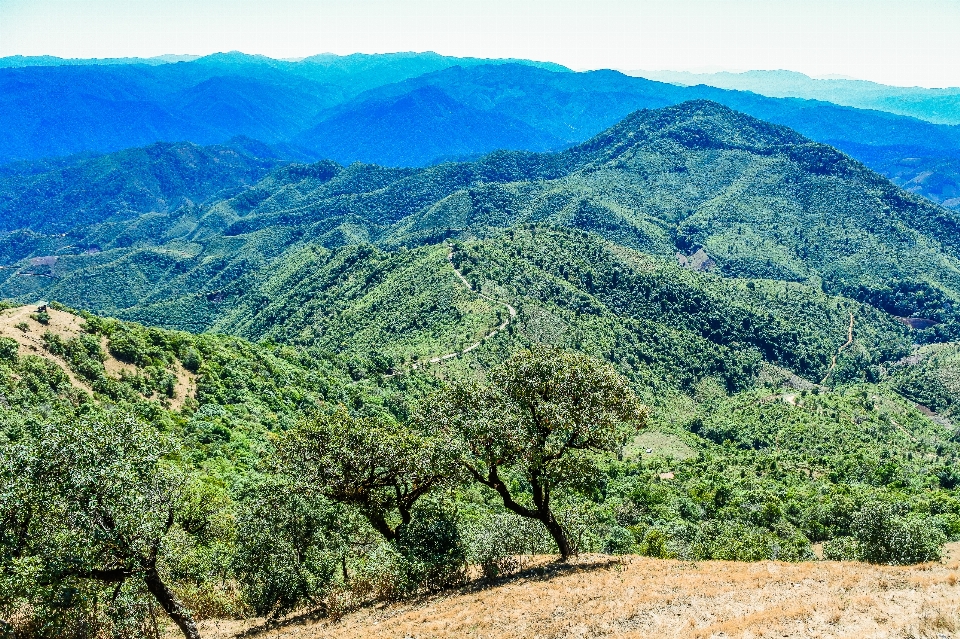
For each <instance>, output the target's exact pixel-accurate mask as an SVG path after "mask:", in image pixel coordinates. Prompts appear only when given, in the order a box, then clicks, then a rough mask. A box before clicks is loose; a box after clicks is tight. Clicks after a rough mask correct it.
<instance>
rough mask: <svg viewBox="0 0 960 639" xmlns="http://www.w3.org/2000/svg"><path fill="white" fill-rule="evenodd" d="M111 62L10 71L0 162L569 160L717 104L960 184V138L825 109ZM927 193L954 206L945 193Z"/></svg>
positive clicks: (404, 63) (603, 84) (354, 61)
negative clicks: (619, 125) (240, 154)
mask: <svg viewBox="0 0 960 639" xmlns="http://www.w3.org/2000/svg"><path fill="white" fill-rule="evenodd" d="M100 62H103V63H100ZM100 62H97V61H92V62H91V63H90V64H87V65H83V64H79V63H78V61H71V62H70V64H67V63H65V62H63V61H57V60H46V61H44V60H39V59H38V60H34V61H29V60H14V61H11V63H10V65H8V68H0V87H2V89H3V90H2V96H3V97H2V99H0V130H4V131H6V132H7V133H8V135H7V136H5V137H4V138H3V139H2V142H0V164H7V163H10V162H15V161H24V160H37V159H45V158H50V157H53V156H70V155H75V154H78V153H87V154H90V153H108V152H112V151H117V150H121V149H124V148H129V147H132V146H144V145H149V144H151V143H154V142H158V141H163V142H180V141H190V142H193V143H195V144H201V145H209V144H223V143H225V142H226V141H228V140H230V139H231V138H234V137H236V136H247V137H251V138H255V139H258V140H261V141H263V142H266V143H268V144H271V145H279V148H282V149H283V157H285V159H290V160H295V159H308V158H309V159H335V160H338V161H341V162H343V163H346V164H349V163H351V162H353V161H358V160H359V161H363V162H371V163H377V164H385V165H390V166H425V165H429V164H432V163H436V162H439V161H443V160H449V159H457V158H461V159H462V158H476V157H477V156H479V155H481V154H484V153H487V152H490V151H493V150H496V149H502V148H506V149H511V150H527V151H544V150H550V149H560V148H563V147H564V146H568V145H572V144H577V143H580V142H583V141H585V140H587V139H588V138H590V137H591V136H593V135H596V134H597V133H599V132H601V131H602V130H604V129H606V128H608V127H610V126H612V125H613V124H615V123H616V122H618V121H619V120H621V119H622V118H624V117H626V116H627V115H628V114H629V113H632V112H633V111H635V110H637V109H642V108H648V109H649V108H661V107H664V106H669V105H674V104H679V103H681V102H684V101H689V100H694V99H707V100H712V101H716V102H719V103H721V104H724V105H726V106H728V107H730V108H732V109H735V110H738V111H741V112H745V113H748V114H750V115H752V116H754V117H757V118H760V119H763V120H766V121H770V122H774V123H777V124H782V125H785V126H789V127H791V128H793V129H795V130H797V131H799V132H801V133H803V134H804V135H806V136H808V137H810V138H811V139H814V140H816V141H818V142H822V143H825V144H830V145H832V146H835V147H838V148H840V149H841V150H843V151H845V152H847V153H849V154H851V155H852V156H853V157H855V158H857V159H858V160H860V161H862V162H865V163H867V164H868V165H869V166H871V167H872V168H874V169H875V170H878V171H880V172H882V173H884V174H885V175H887V176H888V177H892V178H894V179H895V180H897V183H898V184H901V185H905V184H907V183H908V182H910V181H911V180H916V179H917V178H918V177H920V176H922V175H923V174H924V171H923V170H917V171H915V172H913V173H912V174H911V175H909V176H905V175H903V173H904V171H903V168H902V167H901V168H899V169H898V168H896V167H895V166H893V165H891V162H893V164H899V163H901V161H902V160H906V159H909V158H918V157H919V158H926V160H925V162H926V164H927V166H928V167H929V166H932V167H935V168H934V169H933V171H934V173H935V174H936V176H937V178H935V179H934V180H933V182H936V181H937V180H938V179H939V180H941V181H942V180H946V182H947V183H948V187H949V185H953V186H954V187H955V186H956V180H955V174H956V155H957V153H958V149H960V134H958V132H957V128H956V126H946V125H938V124H932V123H930V122H926V121H923V120H920V119H915V118H912V117H904V116H903V115H896V114H894V113H890V112H885V111H877V110H868V109H856V108H850V107H849V106H839V105H837V104H833V103H830V102H823V101H817V100H811V99H799V98H771V97H765V96H762V95H758V94H755V93H750V92H746V91H736V90H729V89H721V88H715V87H710V86H703V85H699V86H677V85H674V84H668V83H665V82H655V81H651V80H647V79H644V78H640V77H631V76H627V75H624V74H621V73H618V72H615V71H609V70H607V71H591V72H584V73H573V72H570V71H569V70H568V69H565V68H564V67H560V66H558V65H551V64H548V63H539V62H532V61H523V60H480V59H472V58H451V57H444V56H439V55H437V54H431V53H423V54H412V53H411V54H389V55H359V54H357V55H352V56H331V55H322V56H313V57H310V58H305V59H303V60H300V61H296V62H293V61H283V60H273V59H270V58H266V57H263V56H248V55H244V54H240V53H236V52H234V53H223V54H215V55H211V56H206V57H202V58H198V59H194V60H180V61H176V62H166V61H164V60H152V61H147V62H145V63H141V62H140V61H136V60H133V61H122V60H120V61H113V62H110V61H106V62H104V61H100ZM107 62H110V63H109V64H108V63H107ZM35 63H36V65H34V64H35ZM877 108H880V107H877ZM4 170H9V169H3V168H0V172H3V171H4ZM927 170H930V169H927ZM920 179H923V178H920ZM915 187H916V185H915V184H914V185H911V186H910V188H911V189H914V188H915ZM916 191H917V192H920V193H922V194H925V195H926V194H930V195H932V196H934V197H935V198H936V201H938V202H940V203H946V205H948V206H955V205H954V204H953V203H952V201H951V200H952V199H953V196H946V197H943V196H939V191H938V190H934V189H930V190H925V189H923V188H916Z"/></svg>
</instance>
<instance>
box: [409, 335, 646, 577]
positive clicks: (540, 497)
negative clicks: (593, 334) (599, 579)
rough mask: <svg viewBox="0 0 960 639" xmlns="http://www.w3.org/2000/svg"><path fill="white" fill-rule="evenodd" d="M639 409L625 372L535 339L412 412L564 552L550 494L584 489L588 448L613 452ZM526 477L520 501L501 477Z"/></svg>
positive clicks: (591, 464)
mask: <svg viewBox="0 0 960 639" xmlns="http://www.w3.org/2000/svg"><path fill="white" fill-rule="evenodd" d="M645 417H646V412H645V409H644V408H643V407H642V406H641V405H640V403H639V402H638V400H637V398H636V396H635V395H634V393H633V391H632V390H631V389H630V387H629V385H628V384H627V382H626V380H624V379H623V378H622V377H621V376H619V375H618V374H617V373H616V372H615V371H614V370H613V369H612V368H610V367H609V366H605V365H603V364H602V363H600V362H597V361H596V360H592V359H590V358H589V357H586V356H583V355H579V354H574V353H568V352H564V351H560V350H558V349H554V348H550V347H545V346H537V347H534V348H533V349H532V350H529V351H522V352H520V353H518V354H517V355H515V356H514V357H513V358H512V359H511V360H510V361H509V362H507V363H506V364H505V365H504V366H502V367H501V368H499V369H498V370H496V371H494V373H493V375H492V384H491V385H490V386H478V385H469V384H461V385H455V386H453V387H451V388H450V389H449V390H448V391H446V392H444V393H443V394H441V395H440V396H438V397H436V398H435V399H434V401H433V403H432V404H431V405H430V406H429V408H428V409H427V411H426V412H425V414H424V415H423V416H421V419H422V420H423V421H424V422H425V423H426V424H429V425H430V426H431V427H432V428H434V429H436V432H438V433H439V434H440V436H441V437H443V438H445V439H449V440H451V441H456V442H458V444H459V446H460V447H461V450H462V453H461V457H460V459H459V463H460V464H461V465H462V466H463V467H464V468H465V469H466V471H467V472H468V473H469V475H470V476H471V477H472V478H473V479H474V480H476V481H477V482H480V483H481V484H483V485H485V486H487V487H488V488H490V489H492V490H494V491H496V492H497V494H498V495H499V496H500V498H501V499H502V500H503V505H504V506H505V507H506V508H507V509H509V510H511V511H513V512H515V513H516V514H518V515H520V516H522V517H528V518H530V519H536V520H539V521H540V522H541V523H543V525H544V526H545V527H546V528H547V530H548V531H549V532H550V534H551V535H552V536H553V538H554V541H555V542H556V543H557V546H558V548H559V551H560V554H561V556H562V557H563V558H564V559H566V558H567V557H569V556H570V555H571V554H573V552H575V551H574V549H573V547H572V546H571V544H570V540H569V538H568V533H567V532H566V531H565V530H564V528H563V526H562V525H561V524H560V522H559V521H558V520H557V517H556V515H555V512H554V509H553V507H552V505H551V500H552V499H553V498H554V497H555V496H557V495H556V494H555V493H562V491H564V490H571V489H572V490H577V489H584V488H587V487H588V486H589V485H590V484H591V483H592V482H593V481H594V480H595V478H596V476H597V475H598V474H599V468H598V466H597V462H598V460H597V458H596V457H595V454H596V453H604V452H607V453H609V452H615V451H618V450H619V449H620V448H621V447H622V446H623V444H624V441H625V438H626V436H627V434H628V432H629V431H627V430H626V428H625V427H632V428H639V427H642V426H643V423H644V420H645ZM510 474H514V475H516V476H517V477H518V478H522V479H523V480H524V481H525V482H528V483H529V486H530V491H531V497H532V501H533V505H532V507H531V506H526V505H524V504H521V503H519V502H518V500H517V496H516V494H515V493H514V492H512V491H511V488H510V487H509V486H508V485H507V483H505V480H506V479H507V477H506V476H507V475H510Z"/></svg>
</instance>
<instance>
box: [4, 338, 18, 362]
mask: <svg viewBox="0 0 960 639" xmlns="http://www.w3.org/2000/svg"><path fill="white" fill-rule="evenodd" d="M0 360H6V361H8V362H16V361H17V342H16V340H12V339H10V338H9V337H0Z"/></svg>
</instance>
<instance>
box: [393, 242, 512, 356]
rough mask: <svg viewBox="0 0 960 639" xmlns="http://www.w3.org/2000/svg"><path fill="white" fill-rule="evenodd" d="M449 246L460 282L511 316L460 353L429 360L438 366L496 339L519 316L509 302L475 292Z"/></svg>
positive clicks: (451, 262) (448, 257) (450, 261)
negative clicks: (455, 262)
mask: <svg viewBox="0 0 960 639" xmlns="http://www.w3.org/2000/svg"><path fill="white" fill-rule="evenodd" d="M447 246H448V248H449V251H448V252H447V262H449V263H450V268H452V269H453V272H454V274H455V275H456V276H457V279H459V280H460V282H461V283H462V284H463V285H464V286H466V287H467V290H469V291H472V292H473V293H474V294H475V295H476V296H477V297H480V298H482V299H485V300H487V301H488V302H490V303H492V304H495V305H497V306H503V307H505V308H506V309H507V312H508V313H509V315H508V316H507V318H506V319H505V320H503V322H501V323H500V325H499V326H497V327H496V328H495V329H493V330H492V331H490V332H489V333H487V334H486V335H484V336H483V337H481V338H480V339H479V340H477V341H476V342H474V343H473V344H470V345H469V346H467V347H466V348H464V349H463V350H460V351H454V352H452V353H446V354H445V355H437V356H436V357H431V358H430V359H429V360H428V362H429V363H430V364H437V363H439V362H443V361H446V360H448V359H453V358H454V357H460V356H461V355H466V354H467V353H469V352H470V351H472V350H474V349H476V348H479V347H480V346H481V345H482V344H483V343H484V342H485V341H487V340H488V339H490V338H492V337H495V336H496V335H497V334H499V333H501V332H503V331H505V330H507V327H508V326H510V322H512V321H513V320H514V318H516V316H517V309H516V308H514V307H513V306H512V305H511V304H508V303H507V302H504V301H502V300H498V299H496V298H493V297H490V296H489V295H485V294H483V293H481V292H480V291H476V290H474V288H473V286H472V285H471V284H470V282H469V280H467V278H466V277H464V276H463V273H461V272H460V270H459V269H458V268H457V267H456V266H455V265H454V264H453V246H452V245H449V244H448V245H447ZM418 366H419V365H418V364H412V365H411V366H410V369H411V370H413V369H416V368H418Z"/></svg>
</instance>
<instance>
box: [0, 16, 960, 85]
mask: <svg viewBox="0 0 960 639" xmlns="http://www.w3.org/2000/svg"><path fill="white" fill-rule="evenodd" d="M218 51H243V52H245V53H259V54H263V55H267V56H270V57H274V58H292V57H304V56H308V55H313V54H317V53H337V54H348V53H356V52H363V53H386V52H394V51H436V52H438V53H441V54H444V55H457V56H475V57H484V58H504V57H513V58H527V59H534V60H549V61H552V62H558V63H560V64H564V65H566V66H569V67H571V68H574V69H578V70H579V69H599V68H613V69H621V70H672V71H696V72H709V71H746V70H752V69H789V70H792V71H800V72H802V73H806V74H807V75H811V76H813V77H825V76H836V75H839V76H847V77H853V78H860V79H866V80H873V81H876V82H882V83H885V84H894V85H903V86H927V87H941V86H960V0H632V1H631V0H269V1H263V0H0V56H8V55H56V56H60V57H74V58H76V57H81V58H93V57H100V58H102V57H132V56H141V57H149V56H155V55H161V54H171V53H173V54H199V55H203V54H208V53H215V52H218Z"/></svg>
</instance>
